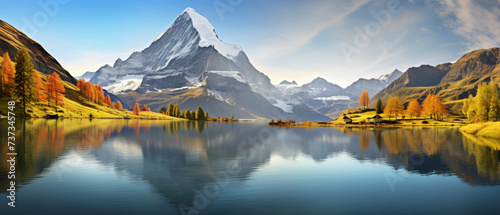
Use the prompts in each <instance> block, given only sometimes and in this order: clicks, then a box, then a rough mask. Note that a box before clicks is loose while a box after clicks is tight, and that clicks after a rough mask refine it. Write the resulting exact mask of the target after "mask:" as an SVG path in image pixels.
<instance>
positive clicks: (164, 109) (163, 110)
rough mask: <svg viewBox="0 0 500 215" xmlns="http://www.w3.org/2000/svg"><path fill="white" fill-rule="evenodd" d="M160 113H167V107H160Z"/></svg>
mask: <svg viewBox="0 0 500 215" xmlns="http://www.w3.org/2000/svg"><path fill="white" fill-rule="evenodd" d="M160 113H167V107H165V105H163V106H161V108H160Z"/></svg>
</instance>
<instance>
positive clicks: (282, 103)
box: [273, 99, 293, 113]
mask: <svg viewBox="0 0 500 215" xmlns="http://www.w3.org/2000/svg"><path fill="white" fill-rule="evenodd" d="M273 105H274V106H275V107H278V108H280V109H281V110H283V111H285V113H293V106H292V105H290V104H287V103H286V102H285V101H283V100H279V99H278V100H276V104H273Z"/></svg>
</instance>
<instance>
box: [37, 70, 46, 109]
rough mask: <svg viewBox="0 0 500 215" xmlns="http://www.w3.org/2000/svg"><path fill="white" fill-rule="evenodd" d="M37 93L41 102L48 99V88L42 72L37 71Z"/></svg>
mask: <svg viewBox="0 0 500 215" xmlns="http://www.w3.org/2000/svg"><path fill="white" fill-rule="evenodd" d="M35 82H36V94H37V97H38V101H39V102H45V101H47V88H46V87H45V84H43V82H42V79H41V78H40V74H39V73H38V72H35Z"/></svg>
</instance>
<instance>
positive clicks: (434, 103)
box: [422, 93, 446, 119]
mask: <svg viewBox="0 0 500 215" xmlns="http://www.w3.org/2000/svg"><path fill="white" fill-rule="evenodd" d="M422 107H423V111H422V112H423V113H424V114H426V115H430V116H431V118H433V119H437V118H438V117H442V115H443V114H445V113H446V107H445V106H444V105H443V103H441V100H439V99H438V98H437V96H436V95H434V94H431V93H430V94H428V95H427V97H426V98H425V100H424V102H423V103H422Z"/></svg>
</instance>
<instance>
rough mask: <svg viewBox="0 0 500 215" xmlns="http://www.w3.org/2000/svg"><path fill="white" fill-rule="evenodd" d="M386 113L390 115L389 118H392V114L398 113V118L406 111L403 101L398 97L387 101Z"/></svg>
mask: <svg viewBox="0 0 500 215" xmlns="http://www.w3.org/2000/svg"><path fill="white" fill-rule="evenodd" d="M384 113H385V114H387V115H389V119H391V115H393V114H394V115H396V120H398V115H399V114H403V113H404V106H403V103H401V101H400V100H399V98H398V97H391V98H390V99H389V101H387V105H386V106H385V108H384Z"/></svg>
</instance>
